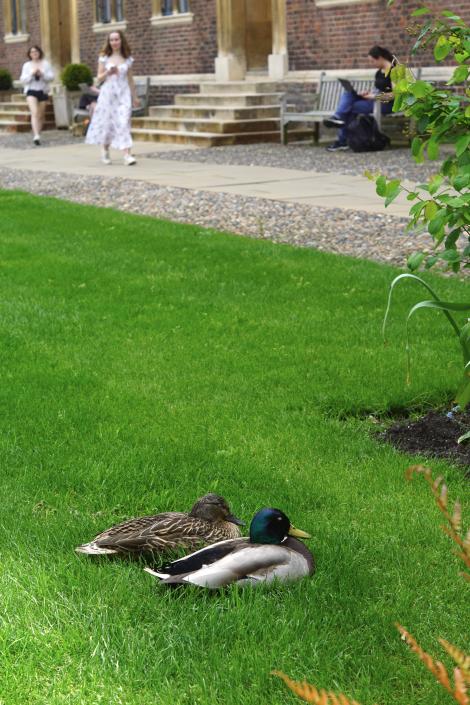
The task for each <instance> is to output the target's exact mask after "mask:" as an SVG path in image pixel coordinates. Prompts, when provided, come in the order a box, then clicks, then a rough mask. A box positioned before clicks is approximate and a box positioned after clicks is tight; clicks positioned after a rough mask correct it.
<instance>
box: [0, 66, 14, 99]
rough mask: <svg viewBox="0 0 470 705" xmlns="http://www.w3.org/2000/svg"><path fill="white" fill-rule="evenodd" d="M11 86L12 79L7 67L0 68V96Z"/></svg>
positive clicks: (8, 90)
mask: <svg viewBox="0 0 470 705" xmlns="http://www.w3.org/2000/svg"><path fill="white" fill-rule="evenodd" d="M12 88H13V79H12V77H11V73H10V72H9V71H7V69H1V68H0V98H1V94H2V93H4V92H5V93H6V92H10V91H11V89H12Z"/></svg>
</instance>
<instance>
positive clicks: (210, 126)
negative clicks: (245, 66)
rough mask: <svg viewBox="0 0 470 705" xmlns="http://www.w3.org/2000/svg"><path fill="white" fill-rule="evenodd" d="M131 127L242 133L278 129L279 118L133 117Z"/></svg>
mask: <svg viewBox="0 0 470 705" xmlns="http://www.w3.org/2000/svg"><path fill="white" fill-rule="evenodd" d="M132 127H134V128H140V129H143V130H173V131H175V130H176V131H178V132H207V133H213V134H242V133H246V132H273V131H274V130H279V119H276V118H270V119H268V120H244V121H236V120H225V121H221V120H204V119H202V120H201V119H194V118H184V119H182V118H134V119H133V120H132Z"/></svg>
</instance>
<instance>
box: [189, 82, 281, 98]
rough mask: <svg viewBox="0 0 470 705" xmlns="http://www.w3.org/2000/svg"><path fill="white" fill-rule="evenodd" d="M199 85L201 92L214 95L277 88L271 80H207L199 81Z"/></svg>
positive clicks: (272, 90)
mask: <svg viewBox="0 0 470 705" xmlns="http://www.w3.org/2000/svg"><path fill="white" fill-rule="evenodd" d="M199 87H200V88H199V89H200V92H201V93H209V94H214V95H215V94H219V93H273V92H275V91H276V90H277V83H273V82H272V81H228V82H227V83H218V82H216V81H207V82H206V83H200V84H199Z"/></svg>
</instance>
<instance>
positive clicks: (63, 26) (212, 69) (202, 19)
mask: <svg viewBox="0 0 470 705" xmlns="http://www.w3.org/2000/svg"><path fill="white" fill-rule="evenodd" d="M421 4H422V3H420V2H416V1H415V0H413V1H411V0H396V2H395V4H394V5H393V6H392V7H391V8H389V7H387V0H0V8H1V10H2V13H1V17H0V67H3V68H8V69H9V70H10V71H11V73H12V74H13V76H14V78H17V77H18V76H19V73H20V69H21V65H22V63H23V62H24V61H25V55H26V51H27V49H28V47H29V46H30V45H31V44H39V45H40V46H42V47H43V49H44V51H45V53H46V55H47V56H48V57H49V58H50V59H51V60H52V63H53V64H54V65H55V66H56V67H57V68H59V67H60V66H63V65H64V64H66V63H68V62H70V61H73V62H78V61H82V62H84V63H86V64H88V65H89V66H91V67H92V68H95V66H96V63H97V57H98V54H99V51H100V48H101V46H102V45H103V42H104V40H105V38H106V35H107V33H108V32H109V31H111V30H112V29H122V30H124V31H125V32H126V34H127V36H128V39H129V41H130V44H131V47H132V51H133V55H134V57H135V68H134V72H135V74H137V75H149V76H151V77H152V85H153V86H155V87H158V89H159V96H158V97H159V99H162V100H164V99H165V97H169V94H171V92H172V91H174V90H180V89H181V87H182V86H184V87H185V89H186V90H187V89H188V87H190V86H194V85H196V84H197V83H198V82H199V81H202V80H208V79H215V80H219V81H227V80H243V79H244V78H245V77H246V76H247V75H248V76H250V75H263V74H264V75H266V76H269V77H270V78H272V79H276V80H282V79H284V78H289V77H291V78H293V79H295V78H297V79H301V78H302V77H303V78H305V79H307V78H308V77H309V76H311V77H314V75H315V74H316V73H318V72H319V71H320V70H325V69H331V70H341V71H343V72H347V71H348V70H349V69H355V70H357V69H358V68H362V67H366V66H367V51H368V49H369V48H370V46H372V45H373V44H381V45H383V46H386V47H388V48H389V49H391V50H392V51H393V52H394V53H395V54H396V55H397V56H398V57H399V58H400V59H401V60H407V59H408V58H409V51H410V47H411V46H412V44H413V38H412V37H411V36H410V33H409V26H410V24H412V20H411V19H410V14H411V12H412V11H413V9H415V8H416V7H419V6H420V5H421ZM428 4H429V3H428ZM445 6H446V8H448V9H452V10H454V11H455V12H457V13H458V14H460V15H461V16H462V17H464V18H465V19H467V20H469V19H470V0H449V1H448V2H447V1H446V4H445ZM413 63H415V64H417V65H419V64H424V65H427V64H428V65H430V64H432V63H434V62H433V60H432V57H431V56H420V57H419V58H418V59H416V60H414V61H413ZM166 93H167V94H168V96H166Z"/></svg>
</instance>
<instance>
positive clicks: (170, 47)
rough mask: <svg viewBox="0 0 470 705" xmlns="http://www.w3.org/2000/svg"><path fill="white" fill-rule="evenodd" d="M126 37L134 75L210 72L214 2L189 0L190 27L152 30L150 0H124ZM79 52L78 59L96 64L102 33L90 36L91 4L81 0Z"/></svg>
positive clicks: (213, 50)
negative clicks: (132, 60)
mask: <svg viewBox="0 0 470 705" xmlns="http://www.w3.org/2000/svg"><path fill="white" fill-rule="evenodd" d="M127 5H128V8H129V6H131V5H132V11H130V10H128V12H127V30H126V36H127V38H128V40H129V42H130V45H131V48H132V55H133V56H134V59H135V64H134V73H136V74H154V75H155V74H174V73H212V72H213V71H214V60H215V57H216V55H217V30H216V13H215V0H191V11H192V12H193V14H194V20H193V22H192V23H191V24H187V25H186V24H185V25H168V26H166V27H165V26H161V27H152V25H151V24H150V17H151V14H152V2H151V0H136V1H135V2H130V0H128V3H127ZM79 7H80V9H79V18H80V52H81V56H82V60H83V61H84V62H85V63H87V64H89V65H90V66H92V67H93V68H94V67H95V66H96V64H97V58H98V55H99V52H100V49H101V47H102V45H103V43H104V40H105V38H106V35H105V34H94V33H93V31H92V29H91V27H92V24H93V20H94V17H93V3H92V2H90V0H81V1H80V3H79Z"/></svg>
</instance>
